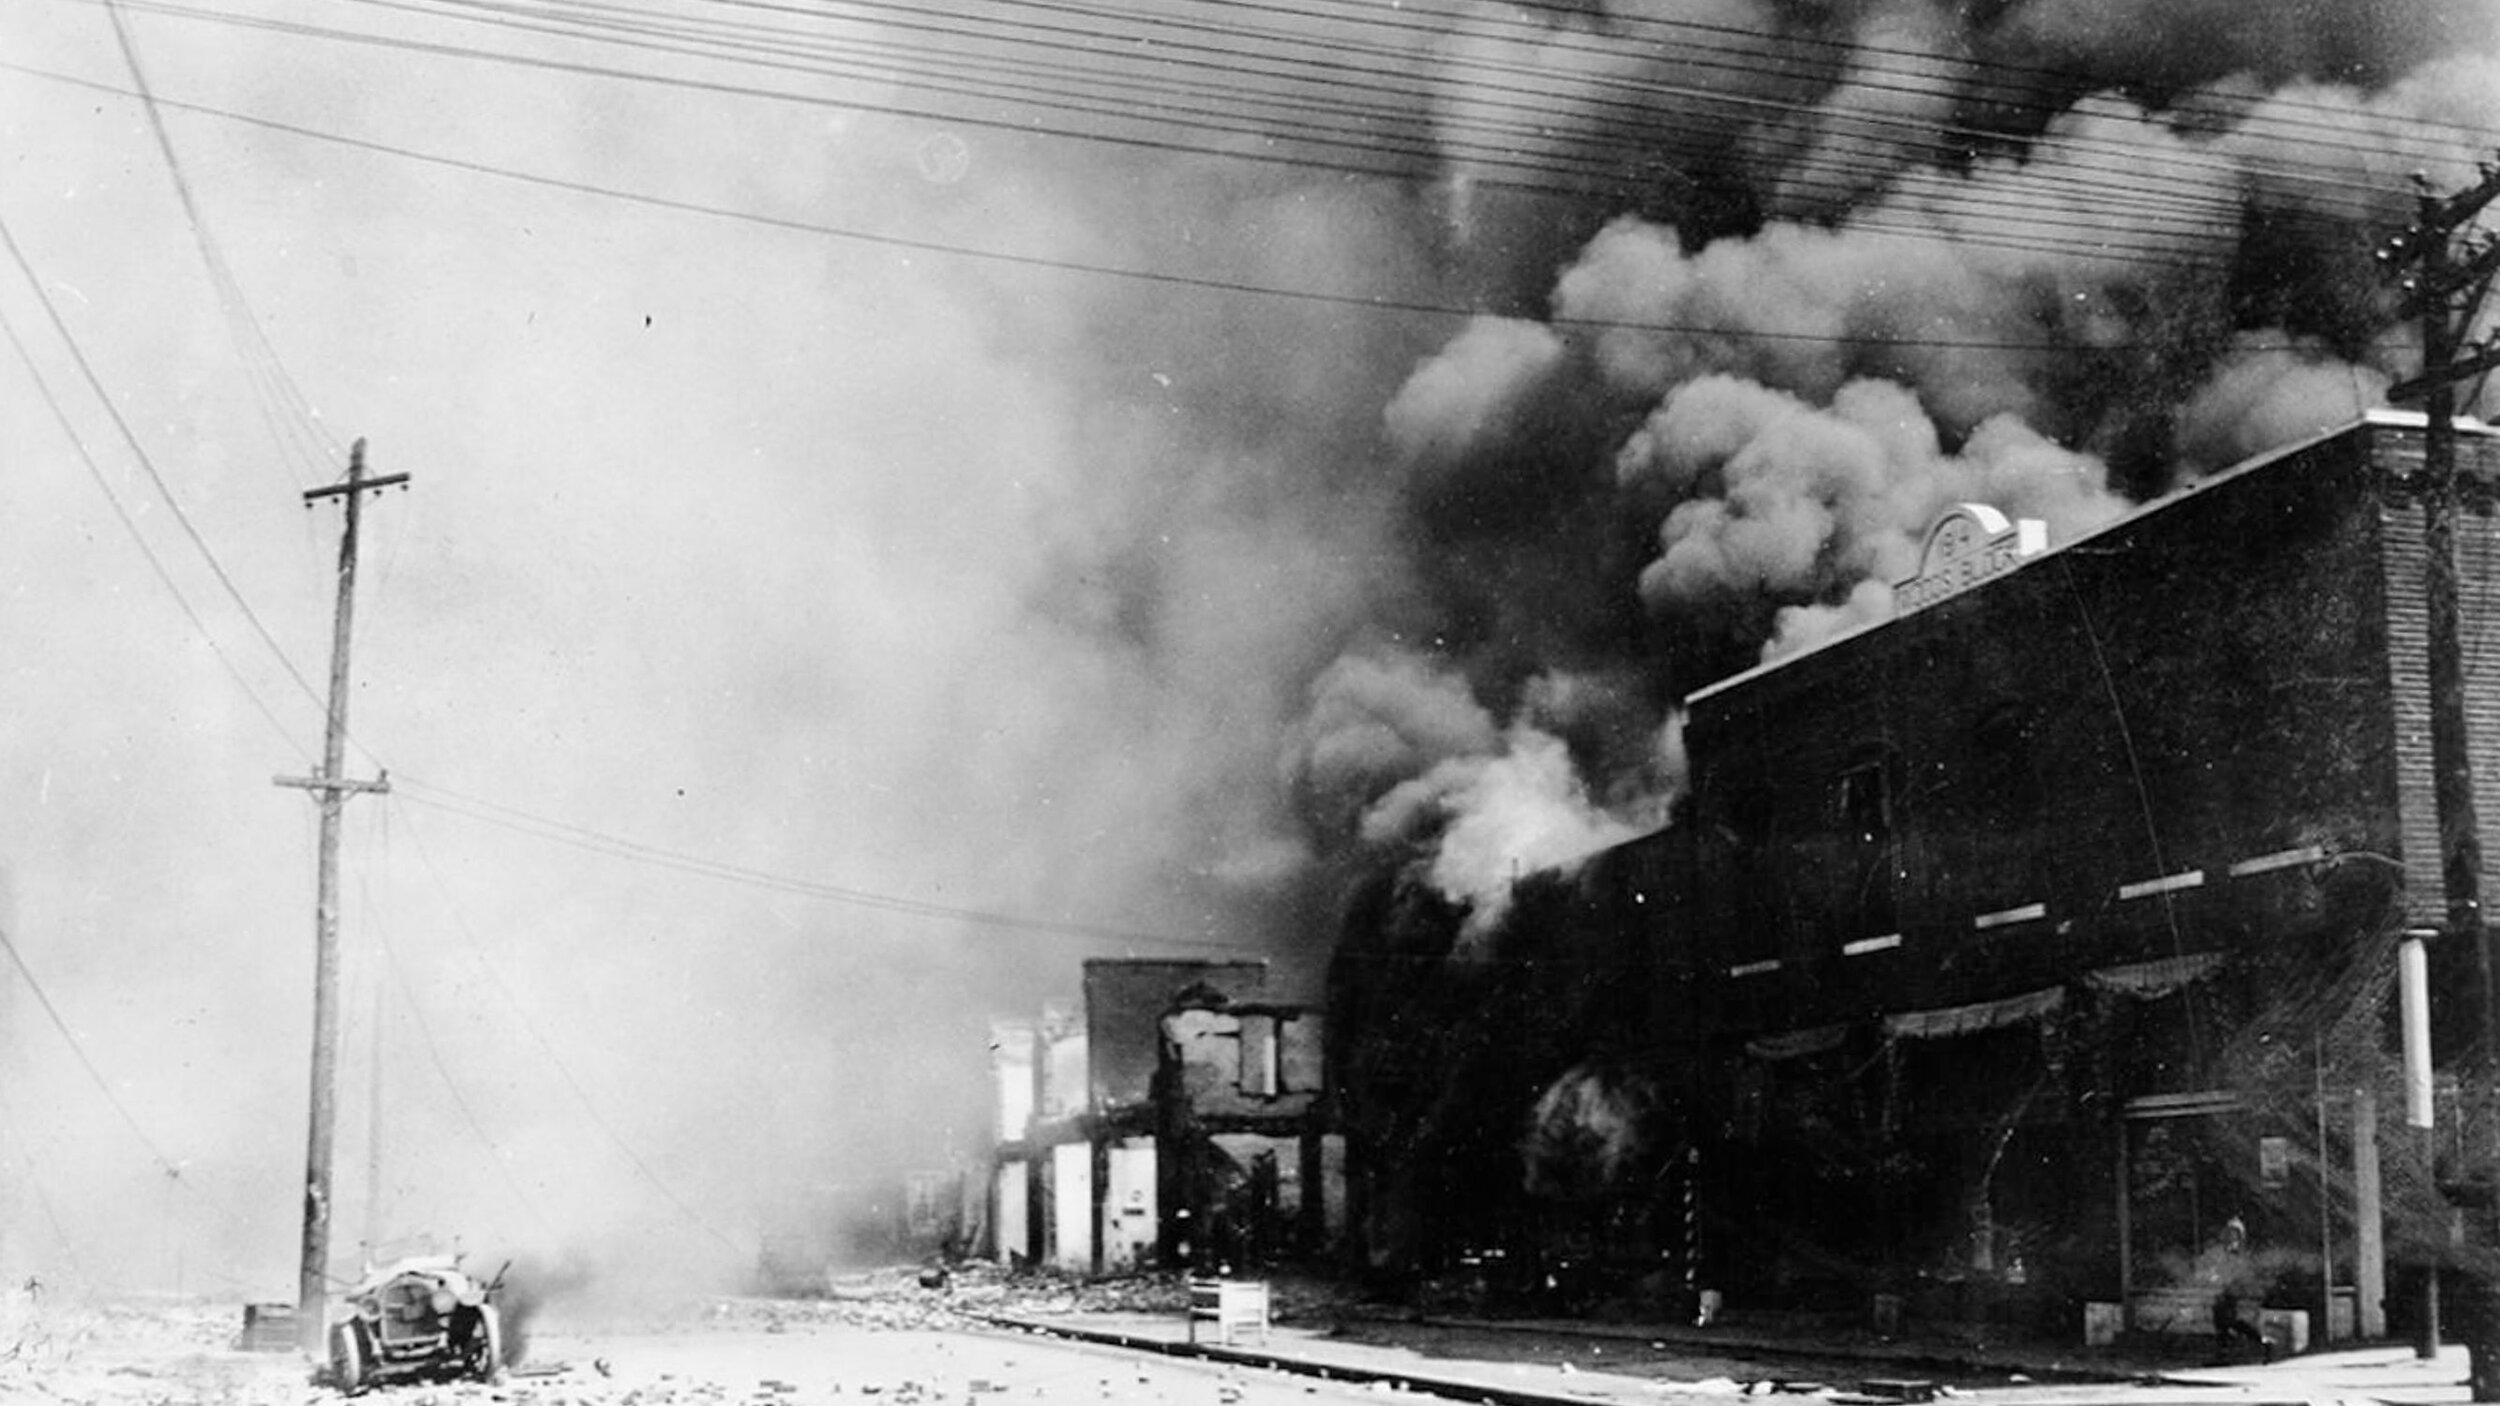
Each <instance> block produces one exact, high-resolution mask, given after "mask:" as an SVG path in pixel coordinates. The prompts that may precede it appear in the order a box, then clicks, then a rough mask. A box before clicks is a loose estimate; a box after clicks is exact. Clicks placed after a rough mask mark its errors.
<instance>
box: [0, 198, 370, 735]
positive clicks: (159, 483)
mask: <svg viewBox="0 0 2500 1406" xmlns="http://www.w3.org/2000/svg"><path fill="white" fill-rule="evenodd" d="M0 246H5V247H6V248H7V250H8V254H9V258H10V260H11V261H12V262H14V263H15V264H16V265H17V270H18V272H19V273H20V274H21V275H23V276H24V278H25V279H26V283H27V287H28V288H29V290H30V291H32V292H33V293H34V295H35V301H36V302H37V303H39V304H40V305H41V306H42V308H43V311H44V316H45V317H46V318H48V319H50V321H51V323H52V330H53V331H54V332H55V333H56V334H57V335H58V336H59V337H60V339H61V344H62V345H63V346H64V347H65V348H67V349H68V351H69V355H70V360H71V361H72V362H73V363H75V364H76V365H77V367H78V373H79V375H80V376H81V377H83V378H84V379H85V380H86V383H87V388H88V390H90V391H91V392H93V393H94V395H95V398H96V401H97V403H99V404H100V405H102V406H103V407H104V413H105V415H106V416H107V417H108V418H110V419H111V420H112V422H113V427H114V428H115V429H116V430H118V431H120V432H121V437H122V441H123V443H124V444H126V445H128V446H129V448H130V452H131V455H132V457H134V458H136V459H137V460H138V462H139V467H140V469H141V470H142V471H143V472H145V473H146V475H147V477H148V482H150V483H152V484H154V485H155V486H156V492H157V496H158V497H160V498H162V499H163V500H164V503H165V507H166V510H167V511H168V512H170V513H172V514H173V518H174V522H175V523H176V525H178V526H179V527H180V528H181V529H182V534H183V536H184V537H185V538H186V539H188V540H189V541H190V543H191V545H192V547H193V548H194V549H195V550H197V551H198V552H199V555H200V559H201V560H202V561H203V562H206V563H207V565H208V570H209V574H211V575H212V576H214V577H216V578H217V584H218V585H219V586H221V587H223V588H224V590H225V593H226V598H227V599H228V600H230V601H232V602H233V604H234V607H235V609H237V610H239V611H241V612H242V613H243V618H244V620H245V621H246V622H247V623H249V624H250V625H251V627H252V631H253V633H255V634H257V635H258V636H260V641H261V643H262V644H264V645H266V646H268V648H269V652H270V654H271V655H273V656H275V657H276V659H277V661H278V664H279V666H280V667H281V668H283V669H285V670H286V673H287V676H288V677H289V678H292V679H293V680H295V686H296V687H297V688H299V689H301V690H302V691H303V694H304V696H305V697H306V698H309V699H311V700H312V701H313V703H314V704H315V705H317V706H320V707H322V708H323V710H324V711H325V712H326V711H327V705H326V704H325V703H323V700H322V697H321V695H320V694H319V693H318V692H316V691H314V689H313V686H312V683H311V682H310V681H309V680H307V679H306V678H305V677H304V674H303V671H302V670H300V669H297V668H296V667H295V661H294V660H293V659H292V658H290V657H288V655H287V652H286V650H285V648H284V647H283V646H281V645H280V644H279V643H278V640H277V636H275V635H273V634H271V633H270V632H269V627H268V626H267V625H266V624H263V623H262V621H261V618H260V614H259V612H257V611H255V610H253V609H252V603H251V602H250V601H248V600H246V599H244V596H243V591H242V588H240V587H238V586H237V585H235V583H234V578H233V577H232V576H231V575H229V574H227V572H226V567H225V563H223V562H221V561H219V560H218V559H217V553H216V552H215V551H214V550H213V549H211V548H210V547H209V545H208V539H207V538H205V537H203V536H201V535H200V529H199V527H198V526H197V525H196V524H194V523H193V522H192V521H191V515H190V514H189V513H187V512H185V511H184V510H183V507H182V500H181V499H180V498H178V497H176V496H175V495H174V490H173V485H172V484H170V483H168V482H166V481H165V475H164V474H163V473H162V472H161V471H160V470H159V469H158V468H157V467H156V460H155V459H154V458H153V457H152V456H150V455H149V453H148V451H147V446H146V445H144V444H142V443H141V442H140V440H139V436H138V434H137V432H136V431H134V430H132V429H131V428H130V422H129V421H128V420H126V419H124V418H123V416H122V412H121V408H120V407H119V406H118V405H116V404H115V403H114V400H113V397H112V395H111V394H110V393H109V392H107V391H106V390H105V388H104V380H103V378H102V377H101V376H99V375H97V374H96V369H95V366H94V364H93V363H92V362H90V361H88V359H87V353H86V351H85V350H84V349H83V348H81V347H80V346H79V343H78V338H77V335H76V334H75V333H73V332H71V331H70V327H69V323H68V322H67V321H66V320H65V319H64V318H63V317H62V316H61V310H60V308H59V307H58V306H57V305H55V304H54V303H53V301H52V295H51V294H50V293H49V292H47V291H45V288H44V284H43V280H42V279H41V278H40V277H38V276H37V275H36V273H35V268H34V265H33V264H32V263H30V262H29V261H28V260H27V257H26V251H25V250H24V249H22V248H20V247H19V246H18V242H17V236H16V234H15V233H13V232H12V231H11V230H10V229H9V223H8V220H7V219H6V218H5V217H0Z"/></svg>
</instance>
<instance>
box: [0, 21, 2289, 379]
mask: <svg viewBox="0 0 2500 1406" xmlns="http://www.w3.org/2000/svg"><path fill="white" fill-rule="evenodd" d="M0 70H6V71H8V72H13V73H22V74H25V75H27V76H29V77H33V78H41V79H45V80H47V81H51V82H56V83H61V84H64V85H67V86H70V87H76V88H82V89H86V90H88V91H91V92H103V93H113V94H118V95H121V96H130V94H128V93H127V92H126V91H125V90H123V89H121V88H118V87H116V86H114V85H112V84H109V83H99V82H97V81H95V80H93V79H86V78H79V77H75V76H73V75H70V74H64V73H59V72H56V71H53V70H50V69H43V68H37V67H34V66H31V65H26V64H18V63H11V62H8V61H6V60H0ZM157 101H158V102H159V103H161V104H162V105H164V106H166V107H170V108H176V109H179V110H182V111H186V112H194V113H199V114H201V115H203V116H209V117H216V118H220V119H223V120H226V121H231V122H236V123H240V124H243V125H245V126H250V127H257V128H260V129H262V130H264V131H274V132H284V133H286V134H288V135H290V136H296V137H301V138H304V139H306V140H309V141H317V142H325V143H329V144H332V145H337V146H343V147H348V148H352V149H355V150H360V151H367V152H372V153H375V154H378V155H384V156H392V157H397V158H400V159H402V160H408V161H415V162H419V163H422V164H426V165H431V166H440V167H444V168H447V169H450V170H457V171H466V172H469V173H471V174H475V175H484V176H492V177H495V178H497V179H501V180H509V181H516V182H519V183H522V184H525V185H534V186H539V187H543V188H545V189H550V190H562V191H568V192H571V193H573V194H577V195H588V196H594V197H598V198H602V199H610V200H619V201H624V202H627V203H629V204H636V205H642V206H646V207H649V208H652V209H659V210H670V211H674V212H677V213H680V214H690V215H701V216H706V217H709V218H715V219H725V220H733V221H736V222H739V223H742V224H749V225H755V226H758V227H761V228H767V229H778V230H782V231H785V232H788V233H793V234H806V235H816V236H822V237H826V238H833V239H841V240H847V241H851V242H856V243H861V244H870V245H876V246H880V247H883V248H889V249H901V250H907V251H910V252H913V253H930V254H946V255H952V256H956V257H961V258H968V259H976V260H980V261H983V262H988V263H994V264H1001V265H1007V266H1011V267H1016V268H1027V269H1039V270H1048V271H1051V272H1056V273H1069V274H1081V275H1089V276H1094V277H1102V278H1115V279H1122V280H1126V281H1130V282H1138V283H1148V284H1155V285H1160V286H1164V287H1172V288H1188V289H1194V290H1198V291H1203V292H1211V293H1224V294H1241V295H1248V296H1257V297H1267V298H1277V299H1282V300H1286V301H1292V302H1303V303H1316V304H1323V305H1328V306H1335V307H1352V308H1362V309H1365V310H1368V311H1371V312H1374V313H1384V314H1407V315H1415V316H1422V317H1432V318H1448V319H1458V320H1465V319H1470V318H1475V317H1478V316H1482V315H1483V314H1484V310H1483V309H1481V308H1477V307H1471V306H1468V305H1465V304H1460V303H1452V302H1437V301H1431V300H1426V299H1417V298H1392V297H1386V296H1380V295H1364V294H1360V293H1348V292H1336V291H1330V290H1321V289H1309V288H1295V287H1289V286H1286V285H1282V284H1274V283H1250V282H1245V281H1242V280H1236V279H1223V278H1214V277H1208V276H1202V275H1195V274H1184V273H1174V272H1170V271H1167V270H1160V269H1143V268H1132V267H1123V266H1120V265H1115V264H1104V263H1097V262H1092V261H1088V260H1081V259H1064V258H1054V257H1050V256H1046V255H1039V254H1020V253H1016V252H1013V251H1009V250H1000V249H984V248H980V247H977V246H973V245H967V244H958V243H953V242H950V241H946V240H937V239H923V238H914V237H910V236H905V235H895V234H885V233H880V232H876V231H871V230H862V229H853V228H849V227H845V226H841V225H833V224H828V223H825V222H823V221H818V220H807V219H800V218H797V217H794V216H783V215H771V214H765V213H762V212H759V211H752V210H742V209H738V208H736V207H733V206H728V205H722V204H717V203H712V202H707V201H700V200H690V199H681V198H678V197H673V196H664V195H655V194H652V193H649V192H646V191H636V190H629V189H625V188H623V187H618V186H609V185H601V184H598V183H596V182H591V181H583V180H575V179H572V178H569V177H563V176H551V175H546V174H544V173H540V172H535V171H523V170H519V169H517V168H513V167H508V166H499V165H495V164H493V163H491V162H485V161H477V160H471V159H468V158H465V157H455V156H445V155H442V154H440V153H437V152H429V151H424V150H421V149H418V148H414V147H407V146H401V145H397V144H394V143H390V142H383V141H376V140H373V139H371V138H366V137H355V136H349V135H346V134H344V133H339V132H332V131H328V130H325V129H322V128H317V127H308V126H305V125H303V124H300V123H293V122H282V121H278V120H276V119H274V118H268V117H260V116H256V115H253V114H250V113H244V112H237V111H234V110H232V109H228V108H220V107H215V106H211V105H209V104H205V103H190V102H182V101H178V100H175V99H171V98H163V97H160V98H159V99H158V100H157ZM1876 233H1878V234H1879V235H1880V236H1881V237H1892V238H1908V237H1911V236H1908V235H1906V234H1897V233H1893V232H1890V231H1881V232H1876ZM1545 322H1546V324H1547V325H1550V326H1554V327H1563V328H1571V329H1577V330H1586V331H1599V332H1655V333H1662V334H1666V335H1670V336H1676V335H1690V336H1714V337H1715V336H1742V337H1745V338H1748V339H1753V340H1758V341H1767V342H1817V343H1829V342H1831V341H1832V340H1833V339H1834V338H1833V335H1832V334H1831V333H1830V332H1827V331H1817V332H1802V331H1787V330H1782V329H1778V328H1752V327H1729V326H1726V325H1724V324H1709V323H1673V322H1661V321H1654V320H1645V319H1634V318H1594V317H1560V316H1556V317H1549V318H1547V319H1545ZM1880 340H1881V342H1882V344H1883V345H1886V346H1893V347H1904V348H1936V349H1955V350H1977V351H2038V352H2058V353H2066V354H2073V353H2076V352H2078V351H2083V350H2090V351H2102V352H2114V351H2125V350H2131V349H2136V348H2140V347H2143V346H2147V345H2151V344H2149V343H2142V342H2128V341H2114V342H2108V343H2095V344H2094V345H2093V346H2092V347H2090V348H2079V347H2077V346H2076V345H2075V344H2073V343H2071V342H2060V341H2046V340H2013V339H1992V338H1971V337H1911V336H1892V335H1886V336H1883V337H1881V339H1880ZM2251 349H2252V350H2267V349H2273V350H2287V351H2288V350H2297V349H2298V347H2297V345H2296V344H2295V343H2292V342H2289V341H2286V342H2282V343H2274V344H2257V345H2254V346H2252V347H2251Z"/></svg>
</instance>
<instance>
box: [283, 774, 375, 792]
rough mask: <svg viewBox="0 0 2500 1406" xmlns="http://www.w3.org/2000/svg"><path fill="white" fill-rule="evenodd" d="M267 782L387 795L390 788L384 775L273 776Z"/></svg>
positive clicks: (300, 787)
mask: <svg viewBox="0 0 2500 1406" xmlns="http://www.w3.org/2000/svg"><path fill="white" fill-rule="evenodd" d="M269 784H270V785H272V786H293V787H296V788H298V789H299V790H305V791H332V792H342V793H343V792H351V791H364V792H369V793H372V794H376V795H387V794H389V792H390V789H391V778H390V777H389V776H387V775H385V776H382V777H380V778H378V779H376V780H372V781H358V780H356V779H355V778H353V777H346V776H342V777H337V778H332V777H327V776H273V777H270V778H269Z"/></svg>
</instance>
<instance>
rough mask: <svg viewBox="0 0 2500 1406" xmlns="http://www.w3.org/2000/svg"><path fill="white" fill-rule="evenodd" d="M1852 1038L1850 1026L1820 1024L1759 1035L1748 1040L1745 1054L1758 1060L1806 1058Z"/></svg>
mask: <svg viewBox="0 0 2500 1406" xmlns="http://www.w3.org/2000/svg"><path fill="white" fill-rule="evenodd" d="M1848 1039H1849V1027H1848V1026H1846V1025H1817V1026H1814V1027H1812V1028H1811V1029H1806V1030H1783V1031H1781V1032H1780V1033H1779V1034H1777V1035H1757V1036H1755V1037H1754V1038H1753V1039H1750V1040H1747V1041H1746V1042H1745V1053H1747V1054H1749V1055H1752V1056H1753V1057H1754V1058H1756V1059H1802V1058H1804V1057H1805V1056H1807V1055H1819V1054H1823V1053H1826V1052H1827V1051H1831V1050H1836V1049H1839V1048H1840V1047H1841V1045H1843V1044H1844V1043H1846V1042H1847V1041H1848Z"/></svg>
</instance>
